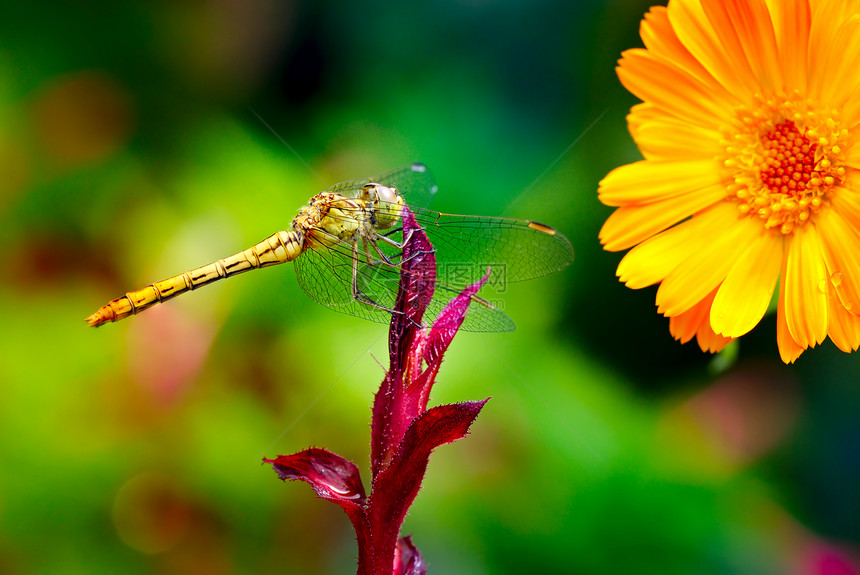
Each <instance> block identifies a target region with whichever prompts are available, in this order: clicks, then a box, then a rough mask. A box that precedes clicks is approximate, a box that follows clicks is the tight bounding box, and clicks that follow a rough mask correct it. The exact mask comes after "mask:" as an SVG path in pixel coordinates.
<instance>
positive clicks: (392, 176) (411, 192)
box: [326, 163, 438, 206]
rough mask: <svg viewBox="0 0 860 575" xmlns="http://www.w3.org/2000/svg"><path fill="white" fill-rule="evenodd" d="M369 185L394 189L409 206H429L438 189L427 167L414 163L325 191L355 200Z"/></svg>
mask: <svg viewBox="0 0 860 575" xmlns="http://www.w3.org/2000/svg"><path fill="white" fill-rule="evenodd" d="M370 183H375V184H382V185H383V186H388V187H390V188H396V189H397V193H398V194H400V195H401V196H403V198H404V199H405V200H406V201H407V203H409V205H410V206H428V205H430V201H431V200H432V199H433V196H434V195H435V194H436V190H437V189H438V188H437V187H436V181H435V180H434V178H433V174H431V173H430V170H428V169H427V166H425V165H424V164H419V163H414V164H409V165H408V166H403V167H401V168H397V169H396V170H391V171H390V172H386V173H384V174H380V175H379V176H376V177H373V178H365V179H363V180H350V181H346V182H340V183H339V184H335V185H333V186H331V187H330V188H328V189H327V190H326V191H327V192H332V193H335V194H340V195H342V196H345V197H347V198H356V197H358V196H359V194H360V193H361V189H362V187H364V186H365V185H367V184H370Z"/></svg>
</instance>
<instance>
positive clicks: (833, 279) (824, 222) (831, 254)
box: [815, 209, 860, 314]
mask: <svg viewBox="0 0 860 575" xmlns="http://www.w3.org/2000/svg"><path fill="white" fill-rule="evenodd" d="M815 228H816V229H817V230H818V234H819V235H820V236H821V246H822V252H823V254H824V261H825V263H826V264H827V272H828V274H829V283H830V285H831V286H832V288H833V289H834V290H835V292H836V294H837V295H838V296H839V300H840V301H841V302H842V305H843V306H844V307H845V309H847V310H848V311H850V312H851V313H854V314H860V235H858V234H857V232H856V231H855V230H853V229H852V228H851V227H850V226H849V225H848V224H847V223H846V222H845V220H844V219H843V218H842V216H841V215H840V214H839V213H837V212H836V211H835V210H832V209H829V210H822V211H821V212H819V213H818V215H817V216H816V217H815Z"/></svg>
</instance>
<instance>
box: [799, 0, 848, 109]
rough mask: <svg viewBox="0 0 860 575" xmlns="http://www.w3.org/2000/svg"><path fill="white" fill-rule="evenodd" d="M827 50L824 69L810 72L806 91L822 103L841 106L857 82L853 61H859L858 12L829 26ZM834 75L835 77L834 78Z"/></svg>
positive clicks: (834, 106) (836, 106)
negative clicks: (810, 76)
mask: <svg viewBox="0 0 860 575" xmlns="http://www.w3.org/2000/svg"><path fill="white" fill-rule="evenodd" d="M823 49H825V50H827V51H828V53H829V54H830V59H828V60H827V70H815V72H814V73H813V74H812V82H811V85H810V90H809V91H810V93H811V94H812V95H813V97H815V98H817V99H818V100H819V101H820V102H821V103H822V105H824V106H827V107H831V108H841V107H842V105H843V104H844V103H845V101H846V100H847V99H848V98H849V97H850V96H851V94H852V93H853V92H855V90H856V89H857V87H858V84H860V74H858V73H857V62H858V61H860V15H857V14H855V15H854V16H853V17H851V18H850V19H848V20H847V21H845V22H842V23H840V24H839V25H838V27H837V28H836V29H835V30H831V32H830V34H829V35H828V42H827V47H823ZM834 78H838V79H839V80H836V81H834Z"/></svg>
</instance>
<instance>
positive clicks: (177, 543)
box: [0, 0, 860, 575]
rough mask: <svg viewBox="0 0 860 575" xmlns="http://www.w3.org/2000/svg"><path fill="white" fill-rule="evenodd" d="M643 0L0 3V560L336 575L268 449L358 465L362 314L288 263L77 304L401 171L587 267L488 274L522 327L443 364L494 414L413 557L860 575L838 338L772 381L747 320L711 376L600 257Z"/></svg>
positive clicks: (444, 480) (505, 565)
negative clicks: (134, 300) (531, 277)
mask: <svg viewBox="0 0 860 575" xmlns="http://www.w3.org/2000/svg"><path fill="white" fill-rule="evenodd" d="M646 9H647V3H645V2H642V1H639V0H636V1H634V0H628V1H622V0H605V1H597V0H593V1H591V2H573V3H569V2H562V1H558V0H555V1H551V0H547V1H542V2H532V3H527V2H513V1H507V2H428V1H422V2H417V3H397V2H391V1H387V2H380V3H376V4H373V5H362V4H354V3H349V2H344V1H340V2H321V3H313V2H283V3H282V2H275V1H267V0H253V1H250V2H238V1H233V0H199V1H195V2H188V3H169V2H155V3H149V4H140V5H135V4H129V5H124V4H108V3H98V2H92V3H90V2H85V3H83V4H71V3H49V4H48V5H45V4H41V5H36V4H28V3H18V4H15V5H9V6H6V7H4V9H3V17H2V18H0V222H2V225H0V247H2V252H0V253H3V255H4V265H3V266H0V317H2V318H3V319H2V328H0V350H2V351H0V572H2V573H9V574H20V573H38V574H48V573H51V574H53V573H57V574H60V573H61V574H73V573H88V574H90V573H117V572H124V573H155V572H157V573H183V574H186V573H207V574H211V573H216V574H217V573H246V572H247V573H256V572H263V571H265V572H268V573H275V572H281V573H306V574H316V573H319V574H323V573H348V572H351V571H352V570H353V568H354V567H353V566H354V561H355V552H356V551H355V544H354V539H353V535H352V533H351V529H350V526H349V523H348V521H347V519H346V518H345V517H344V516H343V515H342V513H341V512H340V510H339V509H336V508H335V507H334V506H331V505H327V504H324V503H322V502H320V501H317V500H315V499H314V497H313V496H312V493H311V491H310V490H309V489H308V488H307V487H306V486H304V485H287V486H284V485H282V484H281V483H280V482H279V481H277V479H276V478H275V476H274V474H273V473H272V472H271V470H270V469H268V468H264V467H261V466H260V465H259V462H260V458H261V457H262V456H263V455H266V456H274V455H276V454H279V453H290V452H293V451H297V450H299V449H302V448H305V447H307V446H309V445H318V446H325V447H327V448H329V449H331V450H333V451H336V452H337V453H340V454H342V455H344V456H346V457H348V458H350V459H352V460H354V461H356V462H357V463H358V464H359V466H360V467H366V464H367V457H368V454H367V452H368V449H369V447H368V446H369V428H368V421H369V409H368V406H369V405H370V403H371V398H372V393H373V392H374V390H375V389H376V387H377V385H378V383H379V381H380V379H381V378H382V369H381V368H380V366H379V365H378V364H377V362H376V361H375V360H374V358H375V359H376V360H378V361H380V362H383V363H384V362H385V359H386V348H385V346H386V338H387V332H386V328H385V326H382V325H375V324H370V323H366V322H363V321H361V320H359V319H355V318H352V317H349V316H343V315H339V314H336V313H334V312H332V311H330V310H328V309H325V308H322V307H320V306H317V305H315V304H314V303H313V302H311V301H310V300H309V299H308V298H307V297H305V296H304V294H302V293H301V290H300V289H299V287H298V286H297V283H296V281H295V278H294V276H293V274H292V272H291V271H290V270H289V269H287V267H288V266H283V267H282V268H275V269H270V270H265V271H263V272H255V273H253V274H249V275H246V276H243V277H241V278H237V279H235V280H231V281H229V282H223V285H217V286H216V287H210V288H207V289H206V290H203V291H201V292H199V293H195V294H194V295H193V296H191V295H189V296H184V297H182V298H180V299H178V300H176V301H174V302H171V303H170V304H168V305H164V306H160V307H159V308H158V309H153V310H152V311H149V312H147V313H146V314H143V315H141V316H140V317H137V318H134V319H132V320H127V321H125V322H122V323H119V324H116V325H108V326H106V327H103V328H100V329H98V330H91V329H87V328H86V327H85V324H84V322H83V321H82V320H83V318H84V317H85V316H86V315H88V314H89V313H91V312H92V311H94V310H95V309H96V308H98V306H100V305H102V304H103V303H105V302H106V301H107V300H108V299H110V298H113V297H117V296H119V295H121V294H122V293H124V292H126V291H128V290H130V289H136V288H139V287H142V286H143V285H146V284H148V283H150V282H152V281H154V280H158V279H162V278H163V277H167V276H169V275H172V274H175V273H179V272H181V271H183V270H185V269H188V268H192V267H195V266H198V265H202V264H204V263H207V262H209V261H212V260H214V259H217V258H219V257H222V256H224V255H227V254H230V253H233V252H235V251H237V250H239V249H242V248H244V247H247V246H248V245H251V244H252V243H253V242H256V241H259V240H260V239H262V238H263V237H265V236H267V235H269V234H270V233H272V232H274V231H276V230H279V229H285V227H286V226H287V225H288V224H289V221H290V220H291V219H292V217H293V215H294V213H295V211H296V210H297V209H298V207H299V206H301V205H302V204H303V203H304V202H305V201H307V199H308V198H309V197H310V196H311V195H313V194H314V193H316V192H318V191H319V190H321V189H323V188H325V187H327V186H328V185H330V184H332V183H334V182H336V181H340V180H344V179H351V178H356V177H365V176H370V175H373V174H375V173H380V172H383V171H386V170H388V169H391V168H393V167H396V166H399V165H402V164H405V163H408V162H411V161H416V160H417V161H422V162H425V163H426V164H428V165H429V166H430V167H431V168H432V169H433V171H434V172H435V174H436V176H437V180H438V184H439V189H440V191H439V194H438V196H437V198H436V200H435V204H434V205H433V207H434V208H436V209H439V210H445V211H452V212H460V213H476V214H483V215H509V216H514V217H521V218H530V219H535V220H538V221H542V222H545V223H547V224H549V225H552V226H554V227H557V228H558V229H560V230H561V231H562V232H563V233H565V234H566V235H568V237H570V238H571V240H572V242H573V243H574V246H575V248H576V251H577V261H576V262H575V264H574V265H573V266H572V267H571V268H569V269H567V270H565V271H564V272H563V273H562V274H559V275H557V276H554V277H550V278H546V279H542V280H539V281H534V282H529V284H527V285H517V286H512V287H511V289H510V290H509V294H508V296H507V298H506V305H507V311H508V313H509V314H510V315H511V316H512V317H513V318H514V319H515V320H516V321H517V322H518V324H519V329H518V330H517V331H516V332H514V333H512V334H499V335H475V334H460V335H459V336H458V337H457V339H456V340H455V342H454V344H453V346H452V348H451V350H450V351H449V353H448V361H447V362H446V363H445V365H444V366H443V369H442V372H441V374H440V377H439V383H438V384H437V387H436V388H435V390H434V391H435V394H434V397H433V400H434V401H435V402H450V401H460V400H465V399H479V398H483V397H487V396H492V397H493V400H492V401H491V402H490V403H489V404H488V406H487V408H486V409H485V410H484V413H483V414H482V415H481V417H480V418H479V420H478V421H477V423H476V424H475V426H474V427H473V428H472V433H471V435H470V437H469V438H467V439H466V440H464V441H461V442H458V443H457V444H456V445H454V446H446V447H445V448H443V449H440V450H439V451H438V452H437V453H435V454H434V457H433V459H432V462H431V465H430V469H429V473H428V476H427V480H426V482H425V486H424V489H423V490H422V492H421V494H420V496H419V498H418V500H417V502H416V504H415V506H414V508H413V510H412V513H411V514H410V516H409V517H408V518H407V522H406V526H405V528H406V532H408V533H412V534H413V536H414V541H415V543H416V545H417V546H418V548H419V549H420V550H421V551H422V553H423V554H424V557H425V559H426V560H427V562H428V563H429V565H430V572H431V573H445V574H449V575H450V574H455V573H469V574H496V573H499V574H501V573H525V572H541V573H658V572H659V573H664V574H665V573H754V572H755V573H785V572H792V573H823V572H828V573H831V572H833V573H837V572H838V573H843V572H844V573H851V572H857V569H858V564H857V563H856V552H857V548H856V546H855V545H856V543H857V541H858V539H860V520H858V517H860V496H858V494H857V491H856V486H857V484H858V479H860V463H858V462H860V457H858V445H860V425H858V423H857V417H856V414H857V413H858V410H860V385H858V384H857V373H858V368H857V361H856V360H855V359H854V358H853V357H850V356H845V355H843V354H841V353H839V352H837V351H835V349H834V348H833V347H832V346H831V345H830V344H829V343H828V344H826V345H824V346H822V349H818V350H813V351H809V352H807V353H806V354H804V356H803V357H802V358H801V359H800V361H799V362H798V363H797V365H796V366H794V367H791V368H787V367H784V366H782V365H780V364H779V360H778V356H777V354H776V346H775V342H774V339H775V338H774V332H775V328H774V324H773V322H772V321H770V322H768V321H765V322H764V324H763V325H761V326H759V327H758V328H757V329H756V330H755V332H754V333H753V334H751V335H750V336H748V337H747V338H746V339H745V340H744V341H742V342H741V344H740V346H739V348H738V349H737V350H735V351H736V352H737V354H738V357H737V360H736V361H735V363H734V365H732V366H730V367H728V368H727V369H726V370H724V371H722V372H720V373H718V374H714V373H712V372H711V371H708V369H707V366H708V363H709V361H710V358H709V357H706V356H704V355H703V354H701V353H700V352H699V351H698V349H697V348H695V347H694V344H689V345H687V346H680V345H678V344H677V343H676V342H674V341H672V339H671V337H670V336H669V334H668V329H667V322H666V321H665V320H664V319H662V318H660V317H658V316H657V315H656V313H655V311H654V308H653V295H654V294H653V291H650V290H643V291H642V292H632V291H630V290H627V289H626V288H624V287H623V286H621V285H619V284H618V283H617V281H616V279H615V276H614V267H615V265H617V262H618V260H619V259H620V255H619V254H608V253H605V252H602V251H601V250H600V248H599V245H598V242H597V231H598V230H599V228H600V225H601V223H602V221H603V219H605V217H606V216H607V215H608V214H609V213H610V210H609V209H608V208H606V207H604V206H601V205H600V204H599V203H598V202H597V200H596V193H595V190H596V188H597V182H598V181H599V179H600V178H601V177H602V176H603V175H604V174H605V173H606V172H608V171H609V170H610V169H612V168H613V167H615V166H617V165H620V164H624V163H628V162H630V161H634V160H636V159H638V153H637V152H636V150H635V148H634V146H633V145H632V143H631V142H630V140H629V137H628V136H627V134H626V129H625V125H624V115H625V114H626V111H627V109H628V108H629V106H630V105H631V104H632V103H633V102H634V101H633V99H632V98H631V97H630V96H629V95H628V94H627V93H626V92H624V90H623V89H622V88H621V86H620V85H619V84H618V82H617V80H616V79H615V77H614V72H613V66H614V61H615V59H616V58H617V57H618V54H619V53H620V52H621V51H622V50H624V49H626V48H629V47H632V46H637V45H639V40H638V38H637V36H636V31H637V26H638V21H639V19H640V18H641V15H642V14H643V13H644V11H645V10H646ZM852 553H854V554H855V563H854V564H853V566H852V564H851V558H850V557H851V554H852ZM827 568H831V569H838V568H844V570H843V571H838V570H833V571H825V569H827ZM852 569H853V571H852Z"/></svg>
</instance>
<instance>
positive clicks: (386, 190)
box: [364, 184, 403, 230]
mask: <svg viewBox="0 0 860 575" xmlns="http://www.w3.org/2000/svg"><path fill="white" fill-rule="evenodd" d="M364 195H365V201H367V202H369V203H370V205H371V207H372V209H373V218H374V220H375V222H376V227H378V228H380V229H383V230H385V229H388V228H390V227H391V226H393V225H394V224H395V223H396V222H397V219H398V218H399V217H400V209H401V207H402V206H403V198H401V197H400V194H398V193H397V188H393V187H392V188H390V187H388V186H383V185H382V184H367V185H366V186H364Z"/></svg>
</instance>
